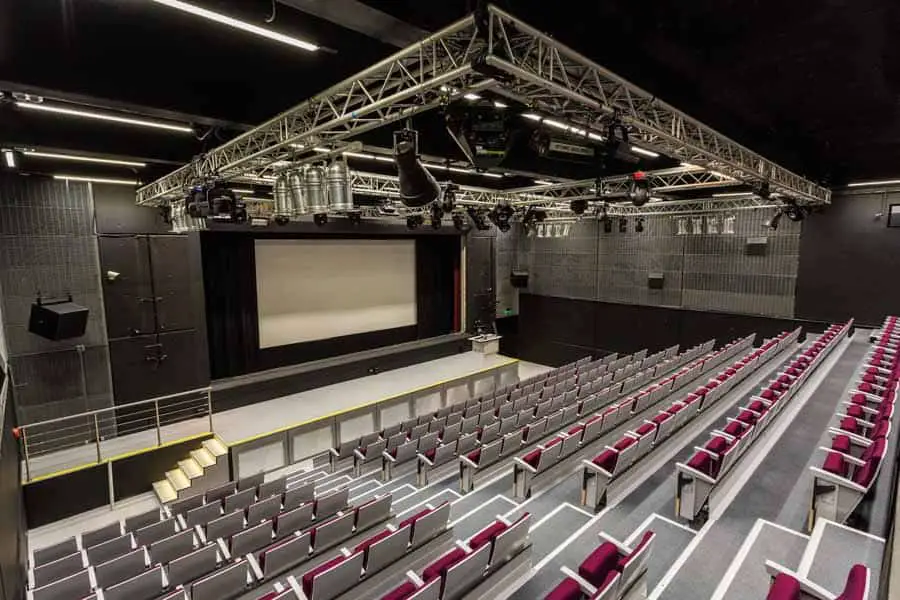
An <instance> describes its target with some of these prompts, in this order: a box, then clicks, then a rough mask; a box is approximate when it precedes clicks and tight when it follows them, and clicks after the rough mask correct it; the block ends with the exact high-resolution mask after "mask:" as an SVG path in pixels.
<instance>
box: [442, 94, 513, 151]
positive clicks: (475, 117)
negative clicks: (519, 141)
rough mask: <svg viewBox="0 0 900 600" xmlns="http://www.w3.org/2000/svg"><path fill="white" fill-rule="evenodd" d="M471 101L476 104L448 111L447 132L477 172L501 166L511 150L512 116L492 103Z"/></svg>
mask: <svg viewBox="0 0 900 600" xmlns="http://www.w3.org/2000/svg"><path fill="white" fill-rule="evenodd" d="M467 99H470V100H474V101H473V102H472V103H471V104H468V105H464V106H460V105H451V106H450V107H449V108H448V111H447V113H446V115H445V121H446V126H447V132H448V133H449V134H450V137H451V138H453V141H455V142H456V145H457V146H459V149H460V150H462V152H463V154H465V156H466V158H467V159H468V160H469V162H470V163H472V165H473V166H474V167H475V168H476V169H491V168H493V167H496V166H497V165H499V164H500V163H501V162H502V161H503V159H504V158H506V154H507V152H508V151H509V145H510V141H511V138H510V128H509V126H508V124H507V120H508V118H509V117H508V116H507V114H506V112H505V111H503V110H498V109H497V108H496V107H495V106H494V103H493V102H491V101H489V100H481V99H480V97H473V98H468V97H467ZM479 100H480V101H479Z"/></svg>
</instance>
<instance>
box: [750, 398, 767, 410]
mask: <svg viewBox="0 0 900 600" xmlns="http://www.w3.org/2000/svg"><path fill="white" fill-rule="evenodd" d="M747 408H749V409H750V410H752V411H753V412H756V413H764V412H766V411H767V410H769V408H768V407H767V406H766V405H765V404H763V403H762V401H760V400H754V401H753V402H751V403H750V406H748V407H747Z"/></svg>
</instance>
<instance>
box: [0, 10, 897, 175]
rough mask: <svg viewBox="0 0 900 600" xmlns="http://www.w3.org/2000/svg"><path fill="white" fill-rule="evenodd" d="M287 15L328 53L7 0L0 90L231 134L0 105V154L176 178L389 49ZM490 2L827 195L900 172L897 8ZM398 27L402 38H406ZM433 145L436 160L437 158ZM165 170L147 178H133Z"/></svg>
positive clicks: (174, 15) (433, 21)
mask: <svg viewBox="0 0 900 600" xmlns="http://www.w3.org/2000/svg"><path fill="white" fill-rule="evenodd" d="M192 1H193V2H194V3H195V4H199V5H201V6H203V7H206V8H209V9H212V10H218V11H220V12H223V13H227V14H229V15H232V16H235V17H237V18H241V19H244V20H246V21H250V22H253V23H256V24H259V25H264V20H265V19H266V18H267V17H269V16H270V13H271V11H272V6H273V3H272V0H192ZM318 1H319V2H335V3H338V2H346V3H347V5H349V6H352V4H354V3H356V2H357V0H318ZM363 1H364V2H365V4H366V5H368V6H369V7H371V8H375V9H378V10H380V11H383V12H385V13H388V14H390V15H392V16H393V17H395V18H397V19H399V20H402V21H404V22H406V23H409V24H411V25H413V26H415V27H417V28H421V29H422V30H429V31H430V30H434V29H437V28H439V27H441V26H443V25H446V24H447V23H449V22H451V21H452V20H454V19H456V18H459V17H461V16H463V15H464V14H465V13H466V12H467V10H468V8H469V5H470V4H471V3H472V2H471V0H441V1H438V2H433V1H431V2H423V1H421V0H363ZM291 3H292V0H278V2H276V3H275V5H276V7H277V10H276V16H275V20H274V23H272V24H271V25H269V27H272V28H274V29H277V30H278V31H281V32H284V33H288V34H291V35H294V36H297V37H301V38H303V39H307V40H310V41H312V42H315V43H317V44H320V45H321V46H324V47H326V48H328V49H331V50H333V52H331V51H328V50H325V51H320V52H316V53H307V52H304V51H302V50H298V49H296V48H292V47H289V46H285V45H282V44H278V43H275V42H272V41H269V40H265V39H262V38H257V37H255V36H252V35H249V34H245V33H242V32H234V31H232V30H229V29H228V28H224V27H222V26H220V25H217V24H214V23H211V22H209V21H205V20H203V19H199V18H197V17H194V16H190V15H185V14H182V13H180V12H178V11H175V10H172V9H170V8H166V7H163V6H160V5H158V4H156V3H154V2H151V1H150V0H128V1H122V0H42V1H41V2H35V1H34V0H5V1H4V2H3V3H2V6H0V82H9V85H13V84H14V87H17V88H24V87H33V88H41V89H42V90H53V91H54V92H56V93H57V95H58V96H59V97H66V95H69V94H80V95H84V96H88V97H92V98H95V99H97V102H96V103H98V104H102V103H103V102H110V103H113V102H117V103H125V104H127V105H134V107H135V108H134V109H135V110H138V109H140V110H143V109H145V108H146V109H163V110H168V111H176V112H178V113H183V114H184V115H185V118H186V120H191V121H194V122H196V118H197V117H196V116H198V115H199V116H203V117H208V118H212V119H219V120H223V121H228V122H231V124H222V123H219V125H220V126H219V127H218V128H216V130H215V131H213V132H212V133H211V134H210V135H209V136H207V137H206V138H205V139H203V140H199V139H192V138H190V137H189V138H183V137H182V138H179V137H177V136H172V135H169V134H160V133H157V132H148V131H143V130H140V131H134V130H131V129H128V130H123V129H122V128H121V127H119V126H110V125H107V124H102V123H95V122H79V123H72V122H71V120H69V119H64V118H57V117H48V116H46V115H23V114H22V111H21V110H16V109H15V107H13V106H11V105H9V104H7V105H0V145H3V144H4V143H6V144H9V143H15V144H19V145H23V144H24V145H35V146H46V147H53V148H62V149H71V150H88V151H93V152H107V153H110V154H121V155H128V156H137V157H147V158H158V159H161V160H168V161H175V162H182V161H186V160H189V159H190V158H191V156H193V155H195V154H197V153H199V152H202V151H204V150H205V149H208V148H210V147H213V146H215V145H217V144H219V143H221V141H222V140H223V139H227V138H228V137H230V136H232V135H235V134H236V133H238V132H239V131H241V126H242V124H256V123H259V122H261V121H263V120H265V119H266V118H268V117H271V116H273V115H275V114H276V113H278V112H280V111H282V110H284V109H286V108H289V107H290V106H292V105H294V104H296V103H298V102H299V101H301V100H303V99H305V98H307V97H309V96H311V95H313V94H315V93H316V92H318V91H320V90H322V89H324V88H326V87H328V86H329V85H331V84H334V83H336V82H337V81H339V80H340V79H343V78H345V77H348V76H351V75H352V74H353V73H355V72H357V71H359V70H361V69H363V68H365V67H366V66H368V65H369V64H371V63H373V62H375V61H377V60H378V59H380V58H383V57H385V56H387V55H389V54H390V53H392V52H394V51H396V49H397V48H396V47H395V46H393V45H392V44H391V43H390V40H392V39H395V38H396V37H397V35H379V34H378V33H370V35H367V34H364V33H360V32H357V31H352V30H351V29H348V28H347V27H344V26H341V25H338V24H335V23H332V22H329V21H328V20H326V19H323V18H319V17H316V16H313V15H311V14H308V13H307V12H301V11H300V10H297V9H296V8H293V7H291V6H288V5H287V4H291ZM293 3H294V4H295V5H298V4H300V5H302V4H307V5H309V4H314V3H315V0H300V1H299V2H297V1H294V2H293ZM499 4H500V5H501V6H502V7H503V8H505V9H507V10H510V11H511V12H513V13H514V14H516V15H518V16H520V17H521V18H523V19H524V20H526V21H528V22H530V23H532V24H534V25H535V26H536V27H538V28H540V29H542V30H545V31H547V32H549V33H550V34H552V35H553V36H555V37H556V38H558V39H559V40H561V41H563V42H564V43H566V44H568V45H570V46H571V47H573V48H575V49H576V50H578V51H580V52H581V53H583V54H585V55H586V56H588V57H590V58H592V59H594V60H595V61H597V62H598V63H600V64H602V65H604V66H606V67H608V68H610V69H611V70H613V71H615V72H616V73H618V74H620V75H621V76H623V77H625V78H627V79H630V80H631V81H633V82H634V83H636V84H638V85H640V86H642V87H644V88H645V89H647V90H649V91H651V92H653V93H655V94H656V95H658V96H659V97H660V98H662V99H664V100H665V101H667V102H669V103H670V104H672V105H674V106H677V107H679V108H681V109H682V110H684V111H685V112H687V113H688V114H690V115H692V116H694V117H696V118H698V119H700V120H701V121H704V122H706V123H707V124H709V125H711V126H713V127H715V128H716V129H718V130H720V131H721V132H722V133H724V134H726V135H728V136H730V137H732V138H734V139H735V140H737V141H739V142H742V143H744V144H745V145H747V146H748V147H750V148H752V149H754V150H756V151H758V152H760V153H761V154H763V155H765V156H767V157H769V158H771V159H773V160H775V161H777V162H779V163H781V164H783V165H784V166H786V167H789V168H792V169H794V170H796V171H798V172H800V173H803V174H806V175H809V176H811V177H813V178H816V179H818V180H820V181H824V182H829V183H841V182H844V181H846V180H848V179H868V178H880V177H895V176H897V175H898V174H900V168H898V167H897V164H896V160H895V158H896V157H897V156H900V116H898V94H900V45H898V44H897V43H896V40H897V39H898V37H900V3H898V2H896V1H892V0H826V1H823V0H790V1H785V0H777V1H776V0H694V1H692V2H671V1H670V0H644V1H636V0H633V1H630V2H624V1H612V0H607V1H602V2H597V1H593V2H591V1H588V2H586V1H584V0H554V1H553V2H546V0H515V1H513V0H508V1H506V2H500V3H499ZM348 12H350V11H349V10H348ZM392 28H393V29H395V30H397V31H395V32H394V33H397V34H398V35H399V34H401V33H403V32H402V31H399V29H402V27H396V26H392ZM376 37H381V38H384V39H386V40H389V41H381V40H379V39H376ZM400 37H402V35H401V36H400ZM9 85H8V86H7V87H9ZM3 89H4V88H3V84H0V90H3ZM48 95H49V94H48ZM201 129H202V128H201ZM440 146H441V147H440V148H437V149H436V151H443V150H444V148H445V147H444V145H443V144H441V145H440ZM447 148H451V149H448V150H447V151H448V152H450V151H452V146H447ZM170 168H171V164H167V163H162V164H159V165H157V166H156V168H155V169H152V170H151V171H149V172H146V174H145V175H144V178H147V175H148V174H151V173H152V176H155V175H156V173H157V172H164V171H166V170H168V169H170ZM481 183H482V184H483V183H484V182H483V181H482V182H481Z"/></svg>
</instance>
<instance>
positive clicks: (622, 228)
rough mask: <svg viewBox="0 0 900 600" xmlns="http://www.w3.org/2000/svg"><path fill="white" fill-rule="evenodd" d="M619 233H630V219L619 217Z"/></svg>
mask: <svg viewBox="0 0 900 600" xmlns="http://www.w3.org/2000/svg"><path fill="white" fill-rule="evenodd" d="M619 233H628V219H626V218H625V217H619Z"/></svg>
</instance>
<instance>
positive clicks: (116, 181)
mask: <svg viewBox="0 0 900 600" xmlns="http://www.w3.org/2000/svg"><path fill="white" fill-rule="evenodd" d="M53 179H62V180H64V181H85V182H88V183H110V184H113V185H138V183H139V182H138V181H135V180H133V179H106V178H104V177H81V176H79V175H54V176H53Z"/></svg>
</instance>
